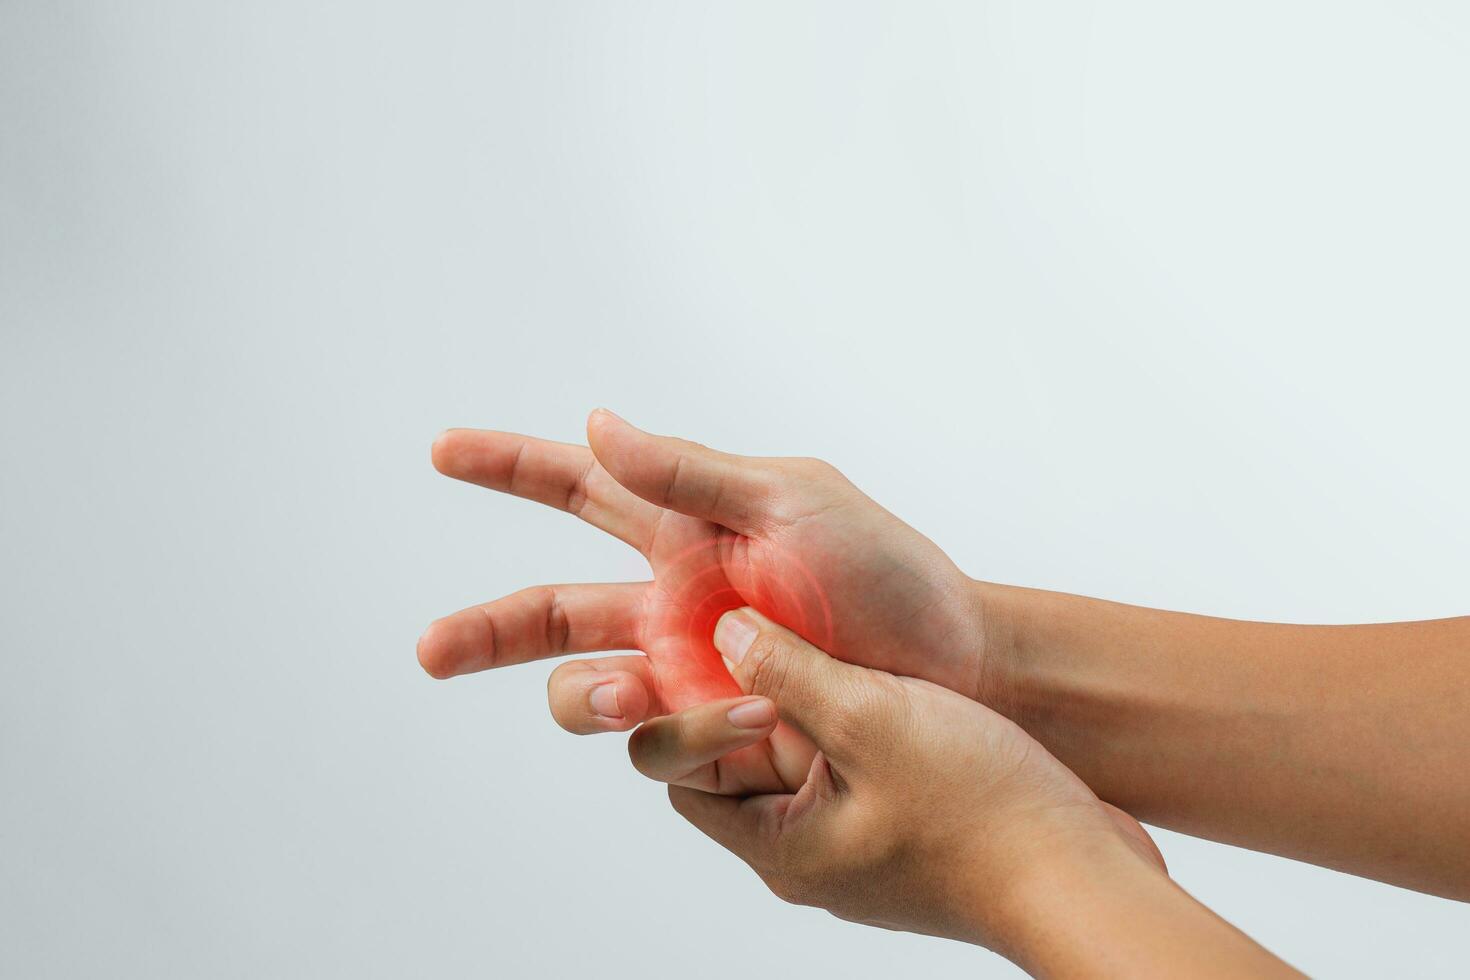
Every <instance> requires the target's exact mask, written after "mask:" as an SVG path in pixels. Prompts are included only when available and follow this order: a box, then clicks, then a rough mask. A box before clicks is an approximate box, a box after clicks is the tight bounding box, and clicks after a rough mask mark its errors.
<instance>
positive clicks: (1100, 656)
mask: <svg viewBox="0 0 1470 980" xmlns="http://www.w3.org/2000/svg"><path fill="white" fill-rule="evenodd" d="M588 439H589V442H590V444H591V448H590V450H589V449H587V448H586V447H577V446H565V445H562V444H556V443H547V442H544V441H541V440H535V439H530V438H528V437H525V436H517V435H512V434H508V433H494V432H475V431H471V430H452V431H451V432H449V433H446V434H445V435H444V436H441V437H440V439H439V440H438V441H437V442H436V443H435V447H434V462H435V465H436V466H437V467H438V468H439V469H440V470H441V471H442V472H444V473H446V474H448V475H450V476H455V477H457V478H459V479H465V480H469V481H470V482H474V483H479V484H481V485H483V486H487V487H490V488H492V489H497V490H502V491H506V492H511V493H514V494H516V495H518V496H523V497H528V498H530V499H534V500H539V501H541V502H543V503H549V504H552V505H553V506H560V507H562V508H563V509H567V510H571V511H572V512H574V513H577V514H578V515H579V516H581V517H582V518H583V519H584V520H587V521H589V522H590V523H593V524H594V525H596V526H598V527H601V528H603V529H604V530H607V531H609V532H611V533H613V534H615V535H617V536H618V537H620V538H622V539H623V540H625V541H628V542H629V543H630V544H633V545H634V546H635V547H637V548H639V550H641V551H643V553H644V554H645V555H647V556H648V557H649V561H650V565H651V566H652V568H653V571H654V581H653V582H652V583H640V584H637V585H611V586H558V587H543V588H541V589H535V590H528V591H527V592H523V593H517V594H516V595H515V596H511V597H508V598H507V599H502V600H499V601H497V602H493V603H490V604H488V605H486V606H481V607H475V608H473V609H471V610H466V611H464V612H462V613H458V614H456V615H454V616H451V617H447V618H446V619H444V620H441V621H439V622H437V623H435V624H434V625H433V626H431V627H430V630H429V632H428V633H426V634H425V635H424V638H423V639H422V640H421V641H420V645H419V657H420V660H421V662H423V664H424V666H425V668H426V669H427V670H429V672H430V673H431V674H434V675H435V676H451V675H453V674H457V673H466V672H469V671H472V670H482V669H486V668H488V667H498V666H505V665H507V664H512V663H521V662H524V661H527V660H532V659H539V658H541V657H546V656H556V655H559V654H562V653H573V652H590V651H594V650H617V649H641V650H643V651H645V652H646V654H647V656H646V657H637V656H635V657H613V658H606V659H601V660H594V661H585V662H582V663H581V664H568V665H563V666H562V667H560V668H558V670H557V671H556V672H555V673H553V675H552V677H551V681H550V684H549V699H550V702H551V707H552V713H553V715H554V716H555V717H556V719H557V721H558V722H559V723H560V724H561V725H562V726H563V727H565V728H567V729H568V730H571V731H575V732H580V733H590V732H599V731H625V730H627V729H629V728H632V727H634V726H635V725H637V724H638V723H639V722H640V721H643V720H644V719H646V718H654V717H658V716H661V715H665V714H669V713H672V712H679V711H681V710H684V709H688V708H691V707H694V706H696V705H698V704H702V703H705V702H708V701H711V700H717V699H722V698H728V697H731V696H734V695H736V694H738V690H737V688H736V687H735V685H734V681H733V680H732V679H731V678H730V676H729V674H728V673H727V672H726V671H724V670H723V669H722V667H721V666H720V663H719V659H718V655H717V654H716V653H715V651H714V649H713V647H712V646H710V644H709V641H708V640H707V639H706V638H707V637H709V636H710V635H711V634H712V631H713V625H714V622H715V621H716V620H717V618H718V617H719V616H720V615H721V614H723V613H724V612H726V611H727V610H728V609H731V608H735V607H737V606H741V605H749V606H751V607H754V608H755V609H757V610H758V611H760V612H761V613H763V614H764V615H766V616H768V617H770V618H771V619H772V620H774V621H776V622H780V623H782V624H784V625H786V626H788V627H791V628H792V629H794V630H795V631H796V632H797V633H798V634H800V635H801V636H803V637H804V638H805V639H806V640H808V641H810V642H812V643H814V644H816V645H817V646H819V647H821V648H823V649H825V650H827V651H828V652H830V653H831V654H832V655H833V656H834V657H836V658H838V659H840V660H843V661H848V662H852V663H856V664H861V665H864V666H867V667H873V668H878V669H882V670H885V671H888V672H891V673H896V674H902V675H907V676H910V677H915V678H920V679H924V680H928V681H931V682H933V683H935V684H938V685H940V686H943V687H945V688H948V689H950V690H952V691H955V692H957V693H958V694H960V695H963V696H964V697H966V698H970V699H972V700H974V701H978V702H980V703H982V704H985V705H988V706H989V707H991V708H993V709H994V710H995V711H997V712H999V713H1000V714H1002V715H1005V716H1006V717H1008V718H1011V719H1013V720H1014V721H1016V722H1018V723H1019V724H1020V725H1021V726H1022V727H1023V728H1024V729H1025V730H1026V731H1028V732H1030V733H1031V734H1032V735H1033V736H1034V737H1035V738H1036V739H1038V740H1039V741H1040V742H1041V744H1043V745H1044V746H1045V747H1046V748H1047V749H1048V750H1049V751H1050V752H1051V753H1052V754H1053V755H1054V756H1055V757H1057V758H1058V759H1060V760H1061V762H1062V763H1063V764H1065V765H1066V766H1068V767H1069V768H1071V769H1072V770H1073V771H1074V772H1076V773H1077V774H1078V775H1079V776H1080V777H1081V778H1082V779H1083V780H1084V781H1085V782H1086V784H1087V785H1089V786H1091V787H1092V788H1093V789H1094V790H1095V791H1096V792H1097V793H1098V795H1099V796H1100V797H1101V798H1102V799H1104V800H1107V801H1109V802H1110V803H1113V804H1116V805H1118V806H1120V807H1122V808H1124V809H1126V810H1128V811H1129V812H1130V813H1133V814H1136V815H1137V816H1139V817H1140V818H1142V819H1145V820H1148V821H1149V822H1151V823H1155V824H1158V825H1160V826H1165V827H1170V828H1173V829H1178V830H1182V831H1185V832H1187V833H1191V834H1196V835H1198V836H1202V837H1208V838H1211V839H1215V840H1221V841H1226V842H1229V843H1233V844H1237V845H1241V846H1246V847H1251V848H1254V849H1257V850H1264V851H1270V852H1273V853H1277V854H1282V855H1285V856H1288V857H1294V858H1299V859H1302V860H1307V861H1312V862H1314V863H1318V864H1323V865H1326V866H1328V867H1334V868H1338V869H1340V870H1345V871H1350V872H1352V873H1355V874H1361V875H1367V876H1370V877H1375V878H1379V879H1381V880H1384V881H1390V882H1393V883H1395V884H1400V885H1404V886H1407V887H1411V888H1416V889H1420V890H1423V891H1428V892H1432V893H1435V894H1440V895H1446V896H1450V897H1456V898H1462V899H1466V898H1470V766H1466V765H1465V764H1464V760H1463V758H1462V756H1463V747H1464V746H1466V745H1470V711H1466V710H1465V706H1466V705H1467V704H1470V618H1461V619H1453V620H1442V621H1435V622H1426V623H1400V624H1384V625H1372V626H1351V627H1338V626H1333V627H1324V626H1290V625H1279V624H1265V623H1244V622H1236V621H1229V620H1221V619H1214V618H1210V617H1203V616H1191V615H1186V614H1180V613H1167V612H1161V611H1158V610H1149V609H1140V608H1137V607H1131V606H1124V605H1120V604H1117V603H1109V602H1103V601H1100V600H1094V599H1085V598H1081V597H1077V596H1067V595H1060V594H1057V593H1048V592H1039V591H1035V590H1028V589H1017V588H1011V587H1007V586H1000V585H993V584H989V583H984V582H977V581H974V580H971V579H969V578H968V577H966V576H964V575H963V574H962V573H961V572H960V571H959V570H958V569H957V568H956V567H955V566H954V565H953V563H952V562H950V561H949V560H948V559H947V558H946V557H945V556H944V555H943V553H942V552H940V551H939V549H938V548H937V547H936V546H935V545H934V544H933V543H932V542H930V541H928V539H926V538H924V537H923V536H922V535H919V534H918V533H917V532H915V531H913V530H912V529H911V528H908V527H907V526H906V525H904V524H902V522H900V521H898V519H897V518H895V517H893V516H892V515H891V514H889V513H888V512H887V511H885V510H883V509H882V508H881V507H879V506H878V505H877V504H875V503H873V502H872V501H871V500H869V499H868V498H867V497H865V496H863V495H862V494H861V493H860V492H859V491H857V490H856V489H855V488H854V487H852V485H851V484H850V483H848V482H847V481H846V480H845V479H843V478H842V477H841V476H840V474H838V473H837V472H836V471H835V470H833V469H831V468H830V467H828V466H826V465H825V464H820V463H816V462H814V461H811V460H773V459H756V458H748V457H738V456H730V455H727V454H723V453H717V452H715V451H713V450H710V449H706V448H705V447H702V446H698V445H695V444H693V443H687V442H684V441H682V440H677V439H669V438H666V437H659V436H653V435H649V434H647V433H643V432H641V431H639V430H637V429H634V428H633V427H632V426H629V425H628V424H627V423H625V422H622V421H621V420H620V419H617V418H616V417H615V416H612V415H610V414H608V413H604V412H596V413H593V416H592V418H591V419H590V420H589V423H588ZM689 555H708V556H709V558H708V560H707V561H704V562H703V563H702V564H700V563H698V562H695V563H693V564H691V559H690V558H689V557H688V556H689ZM690 568H693V569H694V570H693V571H692V572H691V571H690V570H689V569H690ZM691 583H694V584H693V585H691ZM599 706H600V707H601V708H603V709H608V708H610V709H611V713H609V711H608V710H599ZM814 751H815V750H814V748H813V746H812V744H811V742H810V741H809V740H808V739H806V738H805V737H804V736H803V735H802V734H801V733H800V732H799V731H797V730H796V729H795V728H793V727H792V726H790V725H787V724H781V725H778V726H777V727H776V728H775V729H774V730H773V732H772V734H771V736H770V738H769V739H767V740H765V741H763V742H761V743H759V744H757V745H754V746H749V747H746V748H743V749H740V750H737V751H736V752H735V753H733V754H731V755H726V756H723V757H711V758H708V759H705V760H704V761H701V762H700V763H699V765H698V766H696V767H694V768H693V769H691V771H690V772H689V773H687V774H685V775H684V776H683V777H682V778H681V780H680V781H681V782H683V783H685V784H687V785H692V786H698V787H699V788H702V789H708V790H714V791H718V792H722V793H732V794H739V795H745V794H750V793H767V792H777V791H783V790H784V791H791V790H794V789H795V788H796V787H799V786H800V785H802V784H803V781H804V780H805V777H806V773H807V771H808V769H809V766H810V761H811V759H812V758H813V755H814Z"/></svg>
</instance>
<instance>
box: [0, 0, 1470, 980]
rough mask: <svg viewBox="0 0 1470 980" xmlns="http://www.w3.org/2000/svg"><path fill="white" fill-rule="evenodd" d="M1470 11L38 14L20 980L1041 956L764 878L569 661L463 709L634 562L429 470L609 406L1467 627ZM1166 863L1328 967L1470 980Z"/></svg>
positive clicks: (237, 10)
mask: <svg viewBox="0 0 1470 980" xmlns="http://www.w3.org/2000/svg"><path fill="white" fill-rule="evenodd" d="M1467 11H1470V8H1467V7H1466V6H1465V5H1464V4H1461V3H1450V2H1444V3H1431V2H1417V3H1394V2H1386V0H1385V2H1343V0H1335V2H1330V3H1329V2H1313V3H1307V2H1301V3H1281V2H1270V3H1265V2H1242V3H1234V4H1223V5H1222V4H1178V3H1170V2H1163V0H1160V2H1154V3H1145V2H1126V0H1125V2H1120V3H1109V4H1088V3H1070V4H1069V3H1044V2H1043V3H1038V2H1014V3H1000V2H990V3H975V2H955V3H944V4H937V3H896V2H895V3H889V4H874V3H855V2H841V3H835V2H834V3H824V4H789V3H754V2H745V3H739V4H719V5H714V4H703V3H689V2H638V3H632V2H624V3H615V2H607V0H598V2H587V3H554V2H547V0H535V2H525V3H488V2H474V3H472V2H465V3H458V4H456V3H447V2H432V3H426V2H416V3H407V2H401V3H365V2H361V0H353V2H346V0H343V2H340V3H312V4H303V3H294V2H292V3H287V2H279V3H251V4H227V3H194V2H178V3H157V2H153V3H142V2H137V3H127V4H112V3H102V2H96V3H64V2H60V0H35V2H23V0H0V331H3V333H0V340H3V347H0V436H3V458H0V575H3V582H0V585H3V590H0V644H3V659H0V777H3V783H0V974H4V975H6V976H45V975H55V976H84V975H108V976H138V977H143V976H148V977H156V976H201V975H208V976H221V977H230V976H239V977H258V976H324V975H350V976H384V977H400V976H415V975H417V976H474V975H484V976H495V977H553V976H556V977H566V976H577V975H591V974H595V975H598V976H629V977H632V976H658V977H664V976H669V977H690V976H698V977H730V978H735V977H739V978H742V980H743V978H747V977H750V976H767V975H770V976H813V975H820V976H844V977H854V978H858V977H875V978H877V977H883V978H887V977H893V976H930V975H946V974H947V975H954V976H960V975H964V976H970V975H976V974H980V975H988V976H998V975H1008V974H1009V973H1011V972H1012V968H1011V967H1009V966H1008V965H1007V964H1005V963H1004V962H1003V961H1002V960H1000V959H998V958H997V957H994V956H992V955H991V954H989V953H987V952H984V951H981V950H977V949H973V948H970V947H965V946H961V945H958V944H953V943H947V942H943V941H938V940H932V939H925V938H917V937H913V936H902V935H894V934H888V933H883V932H878V931H873V930H867V929H863V928H861V927H858V926H853V925H848V924H845V923H842V922H839V921H837V920H835V919H832V918H830V917H828V916H827V915H826V914H824V913H822V912H818V911H813V910H807V909H796V908H791V907H787V906H784V905H782V904H781V903H779V902H778V901H777V900H775V899H774V898H771V897H769V896H768V895H767V894H766V893H765V891H764V889H763V887H762V886H761V885H760V883H759V882H758V881H757V879H756V878H755V877H754V876H753V875H752V874H750V873H749V872H748V871H747V870H746V869H745V868H744V867H743V866H742V865H740V864H739V863H738V862H737V861H736V860H735V859H734V858H732V857H730V856H729V855H727V854H725V853H724V852H723V851H721V850H719V849H718V848H717V847H715V846H714V845H713V844H711V843H709V842H708V841H706V840H704V839H703V838H701V837H700V836H699V835H698V834H697V833H696V832H695V831H694V830H692V828H689V827H687V826H685V825H684V824H683V823H682V821H680V819H679V818H678V817H677V816H676V815H675V814H673V813H672V811H671V810H670V809H669V808H668V806H667V803H666V801H665V799H664V796H663V791H662V789H661V788H660V787H658V786H655V785H653V784H651V783H647V782H645V781H643V780H642V779H641V777H639V776H637V775H636V774H635V773H634V772H633V771H632V770H631V768H630V767H629V766H628V765H627V763H626V759H625V757H624V750H623V745H622V742H623V738H622V737H620V736H606V737H602V738H595V739H583V740H578V739H574V738H572V737H570V736H567V735H565V734H563V733H562V732H561V731H560V730H559V729H557V728H556V727H555V726H554V725H553V723H552V722H551V720H550V718H549V717H548V716H547V715H546V712H545V707H544V692H543V684H544V679H545V676H546V674H547V673H548V671H549V667H548V666H547V665H544V664H538V665H531V666H526V667H520V668H516V669H512V670H509V671H505V672H502V673H497V674H493V675H481V676H477V677H474V678H469V679H460V680H456V681H454V682H451V683H437V682H434V681H431V680H430V679H429V678H428V677H426V676H424V675H422V674H421V673H420V672H419V668H418V666H417V664H416V663H415V660H414V655H413V646H414V641H415V639H416V638H417V636H418V634H419V632H420V630H421V629H422V628H423V626H424V625H425V624H426V623H427V622H428V621H429V620H430V619H431V618H433V617H435V616H437V615H440V614H442V613H446V612H449V611H451V610H454V609H457V608H459V607H461V606H463V605H467V604H469V603H472V602H476V601H480V600H485V599H489V598H493V597H495V596H497V595H500V594H502V593H506V592H509V591H512V590H514V589H516V588H519V587H521V586H524V585H530V584H534V583H539V582H546V581H584V580H586V581H595V580H600V579H608V578H611V579H629V578H639V577H642V576H643V574H644V573H643V570H642V568H641V567H640V563H639V560H638V559H637V556H636V555H634V554H632V553H631V552H629V551H628V550H627V549H625V548H623V546H621V545H620V544H618V543H617V542H615V541H613V540H611V539H607V538H603V537H600V536H599V535H598V533H597V532H595V531H593V530H592V529H590V528H587V527H584V526H581V525H579V524H577V522H575V521H573V520H572V519H570V518H567V517H565V516H564V515H560V514H556V513H553V512H549V511H545V510H541V509H538V508H537V507H535V506H534V505H531V504H527V503H524V502H521V501H517V500H513V499H509V498H499V497H497V496H495V495H492V494H490V493H488V492H486V491H480V490H477V489H475V488H472V487H467V486H463V485H457V484H451V483H449V482H448V481H444V480H443V479H441V478H438V477H437V476H436V475H435V474H434V473H433V472H432V470H431V469H430V468H429V465H428V460H427V448H428V444H429V442H430V440H431V439H432V438H433V436H434V434H435V433H436V432H437V431H438V430H439V429H440V428H442V427H445V426H448V425H473V426H484V427H495V428H505V429H511V430H518V431H524V432H531V433H536V434H541V435H546V436H551V437H556V438H562V439H569V440H579V439H580V432H581V424H582V419H583V417H584V415H585V413H586V411H587V410H588V409H590V408H592V407H594V406H596V405H599V404H605V405H608V406H609V407H612V408H614V409H615V410H617V411H619V412H620V413H622V414H624V415H625V416H627V417H628V418H629V419H631V420H633V421H634V422H637V423H639V424H641V425H644V426H646V427H649V428H652V429H654V430H656V431H664V432H673V433H677V434H682V435H686V436H689V437H692V438H696V439H699V440H701V441H704V442H706V443H708V444H711V445H714V446H718V447H721V448H727V449H731V450H736V451H742V452H757V453H770V454H784V453H793V454H802V455H819V456H823V457H826V458H827V459H830V460H832V461H833V462H835V463H837V464H838V465H839V466H841V467H842V468H843V469H844V470H845V471H846V472H847V473H848V474H849V475H850V476H851V477H852V478H853V479H854V480H855V481H856V482H857V483H858V484H859V485H860V486H862V487H863V488H865V489H866V490H867V491H868V492H870V493H871V494H872V495H873V496H874V497H876V498H877V499H878V500H879V501H881V502H883V503H884V504H886V505H887V506H889V507H890V508H891V509H893V510H894V511H896V512H897V513H898V514H900V515H901V516H903V517H905V518H907V519H908V520H910V521H911V522H912V523H914V524H915V525H916V526H917V527H919V528H920V529H921V530H923V531H925V532H926V533H928V534H930V535H931V536H932V537H934V538H935V539H936V540H937V541H939V542H940V544H941V545H943V546H944V547H946V548H947V549H948V550H949V552H950V554H951V555H953V556H954V557H955V559H956V560H957V561H958V562H959V563H960V565H961V566H962V567H963V568H965V569H966V570H967V571H968V572H970V573H971V574H973V575H976V576H978V577H983V578H988V579H992V580H998V581H1005V582H1015V583H1021V584H1026V585H1033V586H1040V587H1046V588H1055V589H1065V590H1070V591H1076V592H1083V593H1090V594H1095V595H1102V596H1107V597H1111V598H1116V599H1122V600H1127V601H1130V602H1137V603H1144V604H1149V605H1157V606H1164V607H1170V608H1179V609H1188V610H1196V611H1202V612H1210V613H1216V614H1222V615H1230V616H1242V617H1259V618H1267V619H1284V620H1296V621H1326V622H1348V621H1357V620H1387V619H1399V618H1413V617H1432V616H1445V615H1452V614H1457V613H1466V612H1470V608H1467V605H1470V600H1467V587H1470V570H1467V563H1466V555H1467V554H1470V530H1467V520H1466V506H1465V501H1466V500H1467V499H1470V463H1467V454H1466V451H1465V444H1466V441H1467V440H1466V431H1465V430H1466V422H1467V418H1470V395H1467V390H1466V374H1467V371H1466V363H1467V362H1466V358H1467V355H1470V341H1467V339H1466V328H1467V325H1470V317H1467V313H1470V296H1467V291H1466V281H1467V280H1466V271H1467V268H1470V235H1467V231H1466V229H1467V227H1470V192H1467V181H1466V174H1467V173H1470V137H1467V131H1470V128H1467V126H1466V95H1467V91H1470V57H1467V54H1470V13H1467ZM1403 723H1404V725H1405V726H1410V725H1413V724H1414V719H1413V718H1405V719H1404V720H1403ZM1384 735H1385V737H1386V738H1392V737H1393V733H1392V732H1386V733H1384ZM1159 840H1160V843H1161V845H1162V846H1163V849H1164V852H1165V854H1166V856H1167V857H1168V859H1169V862H1170V866H1171V868H1172V869H1173V871H1174V874H1175V875H1176V877H1177V878H1178V880H1179V881H1180V882H1182V883H1183V884H1184V885H1185V886H1186V887H1187V888H1189V889H1190V890H1191V891H1193V892H1194V893H1195V894H1196V895H1198V896H1199V897H1200V898H1201V899H1203V900H1204V901H1206V902H1207V903H1209V904H1210V905H1212V906H1213V907H1215V908H1216V909H1218V910H1219V911H1220V912H1221V913H1223V914H1224V915H1226V916H1227V917H1229V918H1230V919H1231V920H1232V921H1234V922H1236V923H1238V924H1239V925H1240V926H1241V927H1243V928H1244V929H1246V930H1247V931H1248V932H1250V933H1251V934H1252V935H1254V936H1256V937H1257V938H1258V939H1260V940H1261V941H1262V942H1264V943H1265V944H1266V945H1267V946H1269V947H1270V948H1271V949H1273V950H1275V951H1277V952H1278V953H1280V954H1281V955H1283V956H1285V957H1286V958H1287V959H1289V960H1290V961H1291V962H1293V963H1294V964H1296V965H1297V966H1299V967H1302V968H1304V969H1307V970H1309V971H1311V972H1314V973H1319V974H1325V975H1335V976H1364V977H1371V976H1382V975H1389V974H1400V975H1402V974H1405V973H1408V974H1418V975H1426V976H1436V975H1437V976H1452V975H1461V976H1463V975H1464V973H1465V971H1466V970H1467V968H1470V938H1467V937H1470V907H1467V906H1464V905H1457V904H1455V903H1451V902H1447V901H1442V900H1438V899H1434V898H1429V897H1425V896H1421V895H1415V894H1411V893H1409V892H1406V891H1401V890H1398V889H1395V888H1392V887H1389V886H1387V885H1382V884H1376V883H1373V882H1368V881H1362V880H1357V879H1354V878H1350V877H1347V876H1344V875H1340V874H1335V873H1333V872H1329V871H1324V870H1320V869H1316V868H1311V867H1306V866H1302V865H1297V864H1293V863H1291V862H1288V861H1284V860H1279V859H1276V858H1272V857H1265V856H1261V855H1255V854H1251V853H1248V852H1244V851H1239V850H1236V849H1233V848H1229V847H1224V846H1219V845H1215V844H1210V843H1205V842H1201V841H1196V840H1192V839H1189V838H1184V837H1180V836H1176V835H1172V834H1168V833H1161V834H1159Z"/></svg>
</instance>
